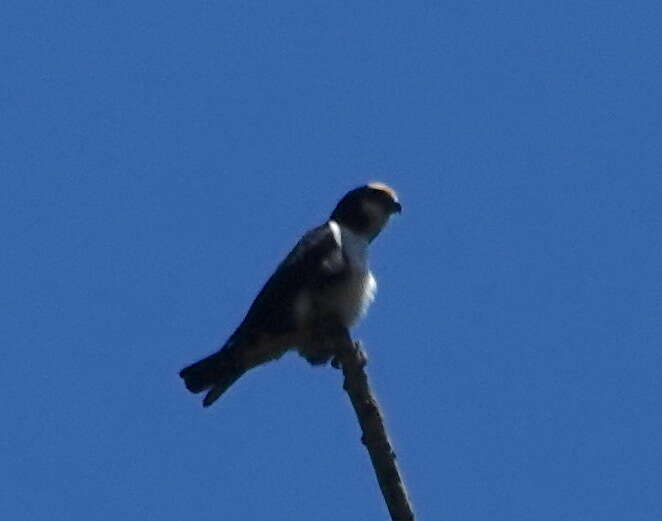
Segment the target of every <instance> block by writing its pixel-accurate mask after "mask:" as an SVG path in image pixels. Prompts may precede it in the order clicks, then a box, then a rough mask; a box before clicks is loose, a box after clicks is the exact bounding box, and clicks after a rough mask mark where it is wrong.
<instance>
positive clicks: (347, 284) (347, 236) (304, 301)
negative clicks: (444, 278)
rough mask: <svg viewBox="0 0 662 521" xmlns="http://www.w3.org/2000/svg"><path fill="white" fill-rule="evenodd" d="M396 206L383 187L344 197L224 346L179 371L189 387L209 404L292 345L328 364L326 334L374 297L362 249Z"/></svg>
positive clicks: (299, 247)
mask: <svg viewBox="0 0 662 521" xmlns="http://www.w3.org/2000/svg"><path fill="white" fill-rule="evenodd" d="M395 211H400V204H399V203H398V202H397V199H396V196H395V192H393V191H392V190H391V189H390V188H388V187H386V186H385V185H377V184H375V185H366V186H364V187H360V188H358V189H356V190H352V191H351V192H349V193H348V194H347V195H346V196H345V197H343V199H342V200H341V201H340V202H339V203H338V205H337V206H336V208H335V210H334V211H333V213H332V215H331V219H330V220H329V221H328V222H326V223H325V224H323V225H322V226H318V227H317V228H314V229H312V230H310V231H309V232H307V233H306V234H305V235H304V236H303V237H302V239H301V240H300V241H299V242H298V243H297V245H296V246H295V247H294V249H293V250H292V251H291V252H290V253H289V255H288V256H287V257H286V258H285V260H283V262H281V264H280V265H279V266H278V268H277V270H276V271H275V272H274V274H273V275H272V276H271V277H270V278H269V280H268V281H267V282H266V284H265V285H264V287H263V288H262V290H261V291H260V292H259V294H258V295H257V297H256V298H255V301H254V302H253V304H252V305H251V307H250V308H249V310H248V313H247V314H246V317H245V318H244V320H243V321H242V322H241V324H240V325H239V327H238V328H237V329H236V330H235V332H234V333H233V334H232V335H231V336H230V338H229V339H228V341H227V342H226V343H225V345H224V346H223V347H222V348H221V349H220V350H219V351H217V352H216V353H214V354H212V355H210V356H208V357H206V358H204V359H202V360H200V361H198V362H195V363H194V364H191V365H189V366H188V367H186V368H184V369H182V371H181V372H180V373H179V374H180V376H181V377H182V378H183V379H184V383H185V385H186V388H187V389H188V390H189V391H191V392H193V393H199V392H202V391H208V392H207V395H206V396H205V398H204V400H203V405H204V406H205V407H206V406H209V405H211V404H212V403H213V402H214V401H215V400H216V399H218V398H219V397H220V396H221V395H222V394H223V393H224V392H225V391H226V390H227V389H228V388H229V387H230V386H231V385H232V384H233V383H234V382H235V381H236V380H237V379H238V378H240V377H241V376H242V375H243V374H244V373H245V372H246V371H248V370H249V369H251V368H253V367H255V366H257V365H260V364H263V363H265V362H268V361H269V360H273V359H276V358H279V357H281V356H282V355H283V354H284V353H285V352H286V351H287V350H288V349H291V348H294V347H297V348H298V349H299V352H300V353H301V355H302V356H304V357H305V358H306V359H307V360H308V361H309V362H310V363H312V364H320V363H325V362H326V361H328V360H329V358H331V356H332V355H333V350H332V342H330V341H329V338H332V337H333V335H334V334H336V333H337V332H338V331H340V330H342V329H344V328H347V327H349V326H350V325H351V323H353V321H354V320H356V319H357V318H358V316H359V315H360V314H361V313H362V312H364V311H365V309H364V308H366V307H367V304H369V300H370V299H371V298H372V293H374V279H373V278H372V274H370V272H369V270H368V268H367V261H366V259H365V254H366V251H365V250H366V249H367V244H368V243H369V242H370V241H371V240H372V239H373V238H374V237H375V235H377V233H379V230H381V228H382V226H383V225H384V224H385V222H386V221H387V220H388V216H389V215H390V214H391V213H393V212H395ZM334 332H335V333H334Z"/></svg>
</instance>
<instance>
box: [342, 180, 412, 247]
mask: <svg viewBox="0 0 662 521" xmlns="http://www.w3.org/2000/svg"><path fill="white" fill-rule="evenodd" d="M401 211H402V206H400V203H399V202H398V196H397V194H396V193H395V190H393V189H392V188H391V187H390V186H387V185H385V184H383V183H370V184H367V185H364V186H360V187H359V188H355V189H354V190H351V191H350V192H348V193H347V194H345V196H344V197H343V198H342V199H341V200H340V202H339V203H338V204H337V206H336V208H335V210H333V213H332V214H331V219H332V220H334V221H336V222H337V223H338V224H340V225H342V226H345V227H347V228H348V229H350V230H351V231H353V232H354V233H356V234H358V235H362V236H364V237H366V238H367V239H368V240H370V241H372V240H373V239H374V238H375V237H376V236H377V235H378V234H379V232H380V231H381V230H382V228H383V227H384V225H385V224H386V223H387V222H388V219H389V217H390V216H391V215H393V214H394V213H400V212H401Z"/></svg>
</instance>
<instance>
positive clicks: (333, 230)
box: [329, 221, 342, 248]
mask: <svg viewBox="0 0 662 521" xmlns="http://www.w3.org/2000/svg"><path fill="white" fill-rule="evenodd" d="M329 228H331V233H332V234H333V238H334V239H335V240H336V244H338V246H339V247H340V248H342V234H341V233H340V226H339V225H338V223H337V222H336V221H329Z"/></svg>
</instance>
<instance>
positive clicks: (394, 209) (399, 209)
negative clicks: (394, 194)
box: [391, 201, 402, 213]
mask: <svg viewBox="0 0 662 521" xmlns="http://www.w3.org/2000/svg"><path fill="white" fill-rule="evenodd" d="M391 213H402V205H401V204H400V203H398V202H397V201H393V206H392V207H391Z"/></svg>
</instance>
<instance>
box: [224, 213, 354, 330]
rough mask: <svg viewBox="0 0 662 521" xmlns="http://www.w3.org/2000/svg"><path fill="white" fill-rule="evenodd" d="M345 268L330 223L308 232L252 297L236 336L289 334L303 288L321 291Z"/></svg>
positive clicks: (343, 272) (342, 273) (340, 275)
mask: <svg viewBox="0 0 662 521" xmlns="http://www.w3.org/2000/svg"><path fill="white" fill-rule="evenodd" d="M346 269H347V263H346V261H345V259H344V257H343V254H342V250H341V248H340V246H339V245H338V243H337V242H336V239H335V237H334V235H333V232H332V231H331V228H330V227H329V224H328V223H326V224H323V225H322V226H318V227H317V228H314V229H312V230H310V231H309V232H308V233H306V234H305V235H304V236H303V237H302V238H301V240H300V241H299V242H298V243H297V245H296V246H295V247H294V249H293V250H292V251H291V252H290V253H289V255H288V256H287V257H286V258H285V260H284V261H283V262H281V264H280V265H279V266H278V269H277V270H276V271H275V272H274V274H273V275H272V276H271V277H270V278H269V280H268V281H267V283H266V284H265V285H264V287H263V288H262V290H261V291H260V293H259V294H258V295H257V297H255V301H254V302H253V304H252V305H251V307H250V309H249V310H248V313H247V314H246V318H244V320H243V322H242V323H241V325H240V326H239V327H238V328H237V331H236V332H235V335H237V334H240V333H250V332H264V333H270V334H284V333H287V332H289V331H292V330H293V329H294V328H295V327H296V325H295V324H294V303H295V301H296V297H297V295H298V294H299V293H300V291H301V290H302V288H312V289H318V288H322V287H324V286H325V285H327V284H329V283H331V282H333V281H334V280H337V279H338V278H339V277H342V276H343V275H344V274H345V273H346ZM233 336H234V335H233Z"/></svg>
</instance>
